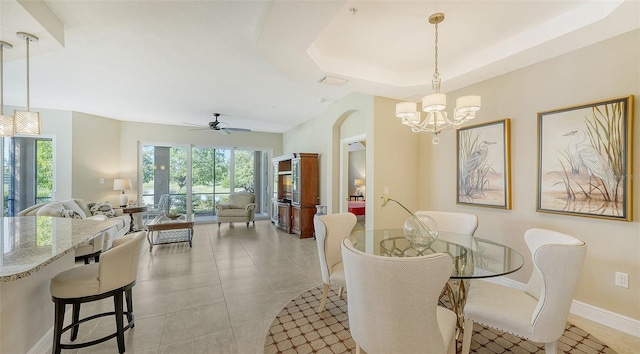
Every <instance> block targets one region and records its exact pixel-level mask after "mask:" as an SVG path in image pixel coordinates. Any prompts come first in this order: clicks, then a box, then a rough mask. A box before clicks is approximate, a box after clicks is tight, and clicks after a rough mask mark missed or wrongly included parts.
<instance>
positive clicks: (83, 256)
mask: <svg viewBox="0 0 640 354" xmlns="http://www.w3.org/2000/svg"><path fill="white" fill-rule="evenodd" d="M103 242H104V232H102V233H101V234H100V235H98V236H96V237H94V238H92V239H91V240H90V241H89V242H87V243H83V244H81V245H80V246H78V247H76V249H75V253H76V261H79V260H82V261H84V264H89V258H93V259H95V261H96V263H98V262H99V261H100V253H102V246H103Z"/></svg>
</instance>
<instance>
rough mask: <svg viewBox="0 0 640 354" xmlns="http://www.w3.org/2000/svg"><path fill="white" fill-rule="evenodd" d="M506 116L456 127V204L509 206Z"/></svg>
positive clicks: (509, 178)
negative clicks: (492, 120)
mask: <svg viewBox="0 0 640 354" xmlns="http://www.w3.org/2000/svg"><path fill="white" fill-rule="evenodd" d="M509 123H510V120H509V118H505V119H502V120H497V121H494V122H489V123H483V124H478V125H472V126H468V127H464V128H460V129H458V131H457V149H456V151H457V162H458V163H457V166H458V176H457V179H458V188H457V191H458V193H457V194H458V200H457V203H458V204H468V205H475V206H482V207H491V208H501V209H511V162H510V143H509V139H510V134H509Z"/></svg>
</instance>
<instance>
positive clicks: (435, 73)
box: [433, 22, 440, 80]
mask: <svg viewBox="0 0 640 354" xmlns="http://www.w3.org/2000/svg"><path fill="white" fill-rule="evenodd" d="M435 26H436V48H435V62H436V70H435V72H434V73H433V78H434V79H435V80H438V79H439V78H440V73H439V72H438V23H437V22H436V24H435Z"/></svg>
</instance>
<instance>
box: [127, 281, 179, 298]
mask: <svg viewBox="0 0 640 354" xmlns="http://www.w3.org/2000/svg"><path fill="white" fill-rule="evenodd" d="M173 281H174V278H173V277H167V278H158V279H150V280H137V281H136V285H135V286H134V287H133V290H132V291H133V292H135V293H136V294H140V295H142V294H165V293H169V292H171V289H172V288H173Z"/></svg>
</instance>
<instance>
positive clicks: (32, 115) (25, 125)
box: [13, 32, 42, 135]
mask: <svg viewBox="0 0 640 354" xmlns="http://www.w3.org/2000/svg"><path fill="white" fill-rule="evenodd" d="M16 34H17V35H18V38H20V39H24V40H25V42H26V43H27V110H26V111H18V110H16V111H15V112H14V116H13V119H14V126H15V133H16V134H24V135H40V126H41V125H42V123H41V121H40V113H38V112H31V111H30V110H29V108H30V106H29V42H37V41H38V37H36V36H34V35H32V34H29V33H26V32H18V33H16Z"/></svg>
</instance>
